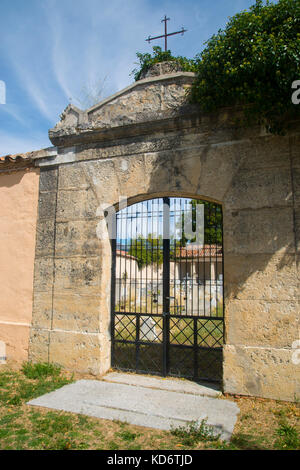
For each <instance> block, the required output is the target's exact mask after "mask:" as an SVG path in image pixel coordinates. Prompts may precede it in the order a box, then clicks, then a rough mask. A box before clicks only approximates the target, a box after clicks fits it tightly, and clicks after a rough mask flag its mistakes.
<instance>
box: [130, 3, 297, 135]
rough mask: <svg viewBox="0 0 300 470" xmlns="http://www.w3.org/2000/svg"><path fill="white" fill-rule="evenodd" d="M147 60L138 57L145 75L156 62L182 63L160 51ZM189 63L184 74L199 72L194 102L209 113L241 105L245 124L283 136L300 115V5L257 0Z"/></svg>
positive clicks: (143, 56) (219, 32) (186, 60)
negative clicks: (299, 93) (295, 90)
mask: <svg viewBox="0 0 300 470" xmlns="http://www.w3.org/2000/svg"><path fill="white" fill-rule="evenodd" d="M163 54H166V53H163ZM145 56H146V55H145V54H144V55H143V54H141V55H139V58H140V62H141V67H142V69H143V70H144V69H145V67H148V66H149V65H151V64H152V63H155V62H154V60H155V61H158V59H162V60H177V59H180V58H172V56H171V53H170V51H168V58H166V59H163V58H162V55H161V53H158V52H157V51H156V52H155V54H154V57H152V58H150V57H151V56H150V57H149V54H148V55H147V57H145ZM184 60H185V62H184V63H185V64H186V69H185V70H192V71H195V73H196V79H195V82H194V84H193V86H192V88H191V92H190V101H191V102H193V103H198V104H199V106H200V107H201V109H202V110H203V111H204V112H214V111H217V110H219V109H220V108H224V107H234V106H241V109H242V110H243V113H244V117H243V122H244V123H246V124H264V125H265V126H266V128H267V129H268V131H269V132H271V133H275V134H281V133H284V130H285V127H286V123H287V121H288V119H292V118H294V117H298V116H299V110H300V108H299V106H296V105H294V104H293V103H292V101H291V95H292V88H291V87H292V83H293V81H295V80H297V79H300V1H299V0H279V1H278V2H277V3H271V2H269V1H266V3H264V2H263V0H256V3H255V5H253V6H252V7H250V9H249V10H245V11H242V12H241V13H238V14H236V15H235V16H233V17H232V18H230V19H229V21H228V23H227V25H226V27H225V29H224V30H219V31H218V33H217V34H215V35H213V36H212V38H210V39H209V40H208V41H207V42H206V43H205V48H204V50H203V51H202V52H201V53H199V54H197V55H196V56H195V58H194V59H192V60H189V59H186V58H184ZM137 76H138V73H136V77H137Z"/></svg>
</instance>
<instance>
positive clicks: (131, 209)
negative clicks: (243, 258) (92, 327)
mask: <svg viewBox="0 0 300 470" xmlns="http://www.w3.org/2000/svg"><path fill="white" fill-rule="evenodd" d="M114 226H115V230H113V231H112V232H113V233H112V288H111V289H112V291H111V294H112V295H111V338H112V366H113V367H115V368H117V369H121V370H126V371H132V372H138V373H152V374H158V375H163V376H167V375H170V376H179V377H186V378H191V379H194V380H209V381H221V380H222V347H223V339H224V301H223V299H224V295H223V273H224V269H223V224H222V207H221V205H220V204H217V203H214V202H211V201H204V200H201V199H199V198H187V197H184V198H183V197H166V196H165V197H160V198H159V197H156V198H153V199H144V200H143V201H141V202H137V203H135V204H132V205H129V206H128V205H126V207H123V208H120V210H119V211H118V212H117V213H116V215H115V223H114Z"/></svg>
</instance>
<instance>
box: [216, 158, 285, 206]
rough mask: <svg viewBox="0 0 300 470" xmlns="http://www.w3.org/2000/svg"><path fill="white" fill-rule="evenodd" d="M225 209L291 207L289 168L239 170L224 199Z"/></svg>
mask: <svg viewBox="0 0 300 470" xmlns="http://www.w3.org/2000/svg"><path fill="white" fill-rule="evenodd" d="M224 203H225V205H226V209H248V208H251V210H253V209H257V208H261V207H276V206H277V207H285V206H292V204H293V199H292V184H291V172H290V168H286V169H285V168H278V167H275V168H272V167H271V168H253V169H251V170H240V171H238V173H237V174H236V175H235V178H234V180H233V182H232V185H231V188H230V189H229V190H228V192H227V194H226V197H225V199H224Z"/></svg>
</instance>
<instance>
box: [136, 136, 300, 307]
mask: <svg viewBox="0 0 300 470" xmlns="http://www.w3.org/2000/svg"><path fill="white" fill-rule="evenodd" d="M181 138H184V135H183V134H182V136H180V135H179V136H177V142H176V144H177V145H176V146H178V147H180V139H181ZM231 138H232V140H234V136H230V137H229V140H231ZM261 139H264V138H260V137H259V138H255V137H252V138H251V137H250V139H247V141H246V142H245V143H239V142H237V143H236V145H226V144H225V145H211V144H208V145H204V146H203V147H202V148H201V149H200V150H199V148H198V149H196V152H195V151H194V150H191V152H190V155H189V154H187V153H186V152H185V153H184V154H183V152H180V151H178V150H174V151H168V152H165V154H164V155H155V156H150V157H149V156H146V157H145V158H146V159H147V161H146V160H145V174H147V166H149V165H151V167H152V169H151V178H150V184H149V190H148V193H150V194H152V195H156V196H152V197H157V196H160V197H161V196H163V195H168V196H175V197H195V196H198V197H200V198H201V199H202V198H203V199H207V200H212V201H215V202H219V203H221V204H222V206H223V228H224V268H225V278H224V282H225V299H226V301H227V302H228V300H231V299H244V300H255V299H256V300H260V299H263V300H266V301H268V300H278V301H280V300H282V299H284V300H291V301H292V300H294V301H295V299H296V298H297V273H296V256H297V254H296V246H297V243H298V244H299V238H300V237H299V235H300V234H299V232H300V230H299V228H300V227H299V226H298V227H297V224H296V223H295V220H296V218H295V207H294V200H295V193H296V191H297V189H296V187H295V184H296V181H292V178H291V173H292V172H291V164H292V165H294V164H295V165H296V161H295V159H296V158H298V159H299V155H298V156H297V157H295V158H294V160H293V161H292V162H291V158H290V151H289V140H288V138H286V137H273V136H272V137H270V136H268V137H267V138H266V144H265V152H266V155H265V162H262V161H259V160H258V152H257V150H256V151H254V150H253V149H255V148H256V147H259V146H261V145H264V144H261ZM298 145H299V144H298ZM283 147H285V151H284V155H282V157H281V160H280V158H278V155H277V154H278V148H279V149H280V148H283ZM175 148H176V147H175ZM295 149H296V146H295ZM295 153H296V152H295ZM298 153H299V152H298ZM291 154H292V152H291ZM273 156H274V158H273ZM284 159H285V160H284ZM298 166H299V160H298ZM298 181H299V178H298ZM161 188H168V191H166V192H165V193H162V192H161ZM298 192H299V188H298ZM136 199H137V198H136ZM139 199H140V200H142V199H143V197H142V196H141V197H140V198H139ZM134 202H137V200H135V201H134Z"/></svg>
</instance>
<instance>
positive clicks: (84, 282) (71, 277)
mask: <svg viewBox="0 0 300 470" xmlns="http://www.w3.org/2000/svg"><path fill="white" fill-rule="evenodd" d="M101 272H102V266H101V260H100V258H99V257H96V258H91V257H87V258H86V257H77V258H57V259H56V260H55V289H56V290H58V291H62V290H64V289H70V290H73V289H76V291H77V292H78V293H83V294H84V293H86V294H92V293H93V294H97V293H99V291H100V281H101Z"/></svg>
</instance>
